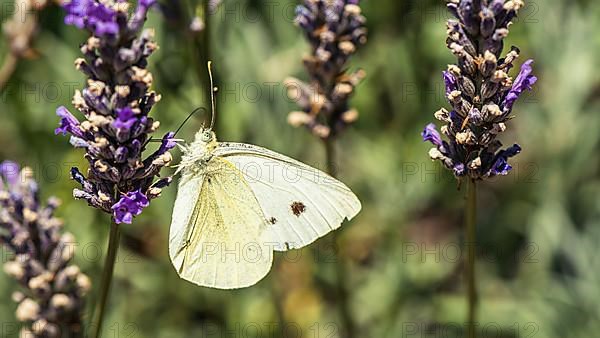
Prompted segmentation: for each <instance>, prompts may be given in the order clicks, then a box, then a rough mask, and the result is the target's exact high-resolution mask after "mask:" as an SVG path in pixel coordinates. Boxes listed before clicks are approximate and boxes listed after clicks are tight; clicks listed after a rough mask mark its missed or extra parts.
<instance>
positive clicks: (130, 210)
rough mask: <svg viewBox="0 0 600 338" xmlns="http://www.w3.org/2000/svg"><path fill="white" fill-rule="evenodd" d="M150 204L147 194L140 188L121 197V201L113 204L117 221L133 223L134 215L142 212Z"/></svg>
mask: <svg viewBox="0 0 600 338" xmlns="http://www.w3.org/2000/svg"><path fill="white" fill-rule="evenodd" d="M149 204H150V202H149V201H148V198H147V197H146V195H144V194H142V193H141V192H140V191H139V190H137V191H132V192H129V193H127V194H126V195H124V196H123V197H121V199H120V200H119V202H117V203H116V204H115V205H113V207H112V209H113V211H114V215H115V216H114V217H115V222H116V223H117V224H120V223H127V224H131V222H132V221H133V216H137V215H139V214H141V213H142V210H143V209H144V208H145V207H147V206H148V205H149Z"/></svg>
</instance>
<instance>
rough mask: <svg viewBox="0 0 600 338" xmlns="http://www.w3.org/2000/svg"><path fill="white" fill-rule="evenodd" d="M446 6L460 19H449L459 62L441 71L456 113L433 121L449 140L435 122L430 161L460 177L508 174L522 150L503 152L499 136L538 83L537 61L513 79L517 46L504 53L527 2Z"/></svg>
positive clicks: (486, 0) (458, 0) (466, 1)
mask: <svg viewBox="0 0 600 338" xmlns="http://www.w3.org/2000/svg"><path fill="white" fill-rule="evenodd" d="M447 6H448V9H449V10H450V12H451V13H452V14H453V15H454V16H455V17H456V19H451V20H448V31H447V32H448V38H447V39H446V43H447V47H448V49H450V50H451V51H452V53H453V54H454V55H455V56H456V57H457V59H458V60H457V63H456V64H453V65H449V66H448V70H447V71H444V72H443V78H444V82H445V84H446V98H447V99H448V102H449V103H450V105H451V106H452V111H450V112H448V110H446V109H444V108H442V109H440V110H439V111H438V112H436V113H435V117H436V119H438V120H439V121H442V122H443V123H445V125H444V126H443V127H442V128H441V129H440V130H441V133H442V134H443V135H445V136H446V137H447V138H448V141H447V142H446V141H442V140H441V136H440V135H439V134H438V133H437V131H436V130H435V127H434V126H433V125H431V124H430V125H428V126H427V128H426V129H425V131H424V132H423V139H424V140H425V141H430V142H432V144H433V145H434V148H432V149H431V150H430V151H429V155H430V157H431V158H432V159H433V160H440V161H442V163H443V164H444V166H446V167H447V168H448V169H450V170H452V171H453V173H454V175H455V176H456V177H463V176H468V177H470V178H472V179H484V178H487V177H493V176H497V175H506V174H508V172H509V171H510V170H511V169H512V167H511V166H510V165H509V164H508V159H509V158H511V157H513V156H515V155H517V154H518V153H519V152H521V147H520V146H519V145H516V144H515V145H514V146H512V147H510V148H508V149H504V150H502V143H501V142H500V141H499V140H498V139H497V136H498V134H500V133H502V132H504V131H505V130H506V122H507V121H508V120H509V119H510V118H511V117H512V116H511V113H512V110H513V105H514V104H515V102H516V101H517V99H518V98H519V97H520V96H521V94H522V93H523V92H524V91H525V90H531V89H532V86H533V84H534V83H535V82H536V81H537V78H536V77H535V76H534V75H533V74H532V73H533V68H532V65H533V60H527V61H526V62H525V63H523V65H522V67H521V71H520V72H519V74H518V76H517V77H516V79H514V80H513V79H512V78H511V77H510V76H509V74H508V73H509V72H510V70H511V69H512V68H513V67H514V62H515V60H516V59H517V58H518V57H519V53H520V51H519V49H518V48H516V47H512V48H511V50H510V52H508V53H507V54H506V55H502V49H503V47H504V42H503V40H504V38H505V37H506V36H507V35H508V32H509V30H508V29H509V27H510V25H511V23H512V20H513V19H514V18H515V17H516V15H517V12H518V11H519V9H521V8H522V7H523V6H524V3H523V1H522V0H519V1H515V0H481V1H473V0H448V5H447Z"/></svg>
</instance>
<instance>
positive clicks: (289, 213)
mask: <svg viewBox="0 0 600 338" xmlns="http://www.w3.org/2000/svg"><path fill="white" fill-rule="evenodd" d="M214 154H215V156H219V157H222V158H223V159H225V160H227V161H230V162H231V163H233V164H234V165H235V166H236V168H237V169H238V171H239V172H240V173H241V174H242V175H243V177H244V179H245V181H246V182H247V183H248V186H249V187H250V188H251V189H252V192H253V195H254V196H255V197H256V199H257V201H258V203H259V205H260V208H261V209H262V212H263V213H264V217H265V218H266V219H267V221H268V224H267V225H268V232H269V234H270V236H271V238H272V239H273V240H274V241H275V247H274V248H275V250H278V251H285V250H289V249H294V248H300V247H303V246H306V245H308V244H310V243H312V242H314V241H315V240H316V239H317V238H319V237H322V236H324V235H325V234H327V233H328V232H330V231H332V230H335V229H337V228H339V227H340V226H341V224H342V222H343V221H344V220H345V219H351V218H353V217H354V216H355V215H356V214H357V213H358V212H359V211H360V209H361V204H360V201H359V200H358V198H357V197H356V196H355V195H354V193H352V191H351V190H350V189H349V188H348V187H347V186H346V185H344V184H343V183H342V182H340V181H338V180H336V179H334V178H333V177H331V176H329V175H327V174H325V173H324V172H322V171H320V170H317V169H315V168H312V167H310V166H308V165H306V164H303V163H301V162H299V161H296V160H294V159H291V158H289V157H286V156H284V155H281V154H279V153H276V152H274V151H271V150H268V149H265V148H261V147H258V146H254V145H249V144H242V143H229V142H227V143H220V144H219V146H218V147H217V149H216V150H215V153H214Z"/></svg>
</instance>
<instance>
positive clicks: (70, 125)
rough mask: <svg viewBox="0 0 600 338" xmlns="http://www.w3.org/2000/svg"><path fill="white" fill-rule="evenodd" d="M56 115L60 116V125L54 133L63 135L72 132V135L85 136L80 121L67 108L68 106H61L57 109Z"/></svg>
mask: <svg viewBox="0 0 600 338" xmlns="http://www.w3.org/2000/svg"><path fill="white" fill-rule="evenodd" d="M56 115H58V116H59V117H60V126H59V127H58V128H56V129H54V134H55V135H58V134H60V133H62V134H63V135H67V133H70V134H71V135H73V136H75V137H78V138H82V139H83V138H84V135H83V132H82V131H81V129H79V121H78V120H77V119H76V118H75V116H73V114H71V112H69V110H67V108H65V107H63V106H60V107H58V108H57V109H56Z"/></svg>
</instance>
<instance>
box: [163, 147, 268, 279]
mask: <svg viewBox="0 0 600 338" xmlns="http://www.w3.org/2000/svg"><path fill="white" fill-rule="evenodd" d="M266 227H267V221H266V220H265V217H264V214H263V212H262V210H261V208H260V205H259V202H258V200H257V199H256V197H255V195H254V193H253V191H252V189H251V188H250V186H249V185H248V183H247V182H246V180H245V179H244V178H243V176H242V175H241V173H240V172H239V171H238V170H237V169H236V168H235V167H234V166H233V164H232V163H231V162H229V161H228V160H226V159H221V158H219V157H213V158H212V159H211V160H210V161H209V162H208V164H207V165H206V167H205V168H203V169H202V170H201V172H199V173H193V171H190V172H188V173H185V172H184V173H183V176H182V179H181V182H180V184H179V190H178V195H177V200H176V202H175V207H174V209H173V220H172V224H171V231H170V238H169V254H170V256H171V260H172V262H173V265H174V266H175V269H176V270H177V272H178V273H179V275H180V276H181V277H182V278H183V279H186V280H188V281H190V282H193V283H195V284H198V285H201V286H207V287H215V288H220V289H234V288H241V287H246V286H250V285H253V284H255V283H256V282H258V281H259V280H260V279H262V278H263V277H264V276H265V275H266V274H267V273H268V271H269V270H270V268H271V264H272V259H273V257H272V250H273V243H272V240H270V238H269V236H270V234H269V233H268V231H266Z"/></svg>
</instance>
